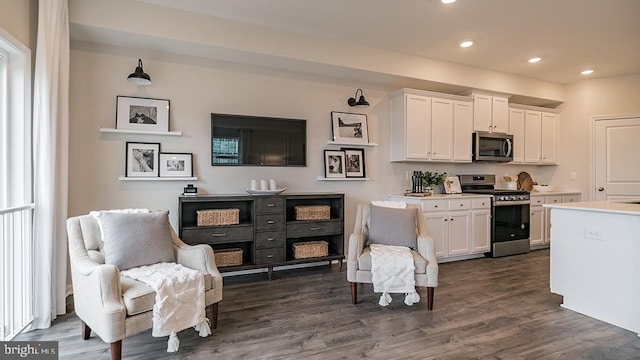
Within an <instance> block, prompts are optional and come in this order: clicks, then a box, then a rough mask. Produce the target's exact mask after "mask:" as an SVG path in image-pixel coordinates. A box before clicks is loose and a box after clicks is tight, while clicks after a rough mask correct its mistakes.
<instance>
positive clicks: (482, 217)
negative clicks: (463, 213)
mask: <svg viewBox="0 0 640 360" xmlns="http://www.w3.org/2000/svg"><path fill="white" fill-rule="evenodd" d="M471 229H472V234H471V235H472V237H471V251H472V252H473V253H480V254H482V253H485V252H488V251H489V249H490V248H489V247H490V243H491V199H490V198H486V199H485V198H482V199H473V205H472V210H471Z"/></svg>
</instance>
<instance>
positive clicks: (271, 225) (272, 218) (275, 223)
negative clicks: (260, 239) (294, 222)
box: [256, 214, 284, 231]
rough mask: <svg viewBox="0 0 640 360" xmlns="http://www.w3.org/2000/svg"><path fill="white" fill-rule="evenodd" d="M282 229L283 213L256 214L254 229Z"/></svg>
mask: <svg viewBox="0 0 640 360" xmlns="http://www.w3.org/2000/svg"><path fill="white" fill-rule="evenodd" d="M283 229H284V215H275V214H274V215H258V216H256V231H265V230H266V231H270V230H283Z"/></svg>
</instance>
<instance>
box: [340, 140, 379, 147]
mask: <svg viewBox="0 0 640 360" xmlns="http://www.w3.org/2000/svg"><path fill="white" fill-rule="evenodd" d="M327 145H348V146H378V144H376V143H366V144H362V143H349V142H337V141H331V140H329V141H327Z"/></svg>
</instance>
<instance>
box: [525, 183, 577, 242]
mask: <svg viewBox="0 0 640 360" xmlns="http://www.w3.org/2000/svg"><path fill="white" fill-rule="evenodd" d="M580 197H581V196H580V194H579V193H553V194H546V195H544V194H541V193H532V194H531V206H530V209H531V212H530V214H531V215H530V217H529V229H530V239H531V247H532V248H539V247H547V246H549V244H550V243H551V209H548V208H543V206H542V205H544V204H558V203H564V202H577V201H580Z"/></svg>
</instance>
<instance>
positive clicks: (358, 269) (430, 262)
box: [347, 204, 438, 310]
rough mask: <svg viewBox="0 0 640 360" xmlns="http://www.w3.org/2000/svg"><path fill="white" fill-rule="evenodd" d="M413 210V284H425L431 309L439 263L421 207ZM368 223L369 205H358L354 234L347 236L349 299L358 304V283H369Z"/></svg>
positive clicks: (431, 308)
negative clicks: (414, 228) (415, 237)
mask: <svg viewBox="0 0 640 360" xmlns="http://www.w3.org/2000/svg"><path fill="white" fill-rule="evenodd" d="M407 207H411V208H415V211H416V216H415V219H416V234H417V249H416V250H411V254H412V255H413V260H414V265H415V268H416V269H415V281H416V286H426V287H427V308H428V309H429V310H433V296H434V290H435V288H436V287H437V286H438V262H437V260H436V254H435V244H434V241H433V238H431V237H430V236H429V235H427V229H426V225H425V222H424V218H423V217H422V214H421V213H420V209H419V208H417V207H416V206H414V205H407ZM369 226H370V211H369V204H359V205H358V210H357V214H356V222H355V226H354V230H353V233H352V234H351V235H350V236H349V250H348V251H349V252H348V254H347V280H348V281H349V282H351V302H352V303H353V304H354V305H355V304H357V303H358V283H372V273H371V251H370V249H369V246H367V239H368V236H369Z"/></svg>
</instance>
